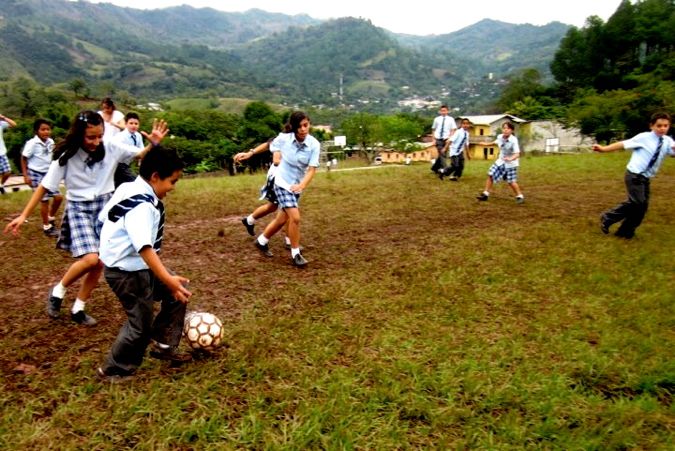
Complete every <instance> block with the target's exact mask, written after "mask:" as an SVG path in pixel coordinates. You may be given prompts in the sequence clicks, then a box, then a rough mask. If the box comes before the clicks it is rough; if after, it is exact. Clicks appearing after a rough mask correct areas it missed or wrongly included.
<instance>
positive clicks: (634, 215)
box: [602, 171, 649, 238]
mask: <svg viewBox="0 0 675 451" xmlns="http://www.w3.org/2000/svg"><path fill="white" fill-rule="evenodd" d="M624 182H625V183H626V191H627V192H628V199H626V200H625V201H624V202H622V203H620V204H619V205H617V206H616V207H614V208H612V209H611V210H607V211H606V212H604V213H603V214H602V220H603V221H604V222H605V224H606V225H607V226H610V225H612V224H614V223H617V222H620V221H623V222H622V223H621V225H620V226H619V229H618V230H617V231H616V234H617V235H619V236H624V237H628V238H630V237H632V236H633V235H635V229H637V228H638V226H639V225H640V224H641V223H642V220H643V219H644V217H645V214H646V213H647V207H648V206H649V177H645V176H644V175H640V174H633V173H632V172H630V171H626V176H625V177H624Z"/></svg>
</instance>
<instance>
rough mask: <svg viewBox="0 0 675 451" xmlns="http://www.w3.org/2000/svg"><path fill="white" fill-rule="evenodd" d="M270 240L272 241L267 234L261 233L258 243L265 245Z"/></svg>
mask: <svg viewBox="0 0 675 451" xmlns="http://www.w3.org/2000/svg"><path fill="white" fill-rule="evenodd" d="M269 242H270V239H269V238H266V237H265V235H263V234H262V233H261V234H260V236H258V243H260V244H262V245H263V246H264V245H266V244H267V243H269Z"/></svg>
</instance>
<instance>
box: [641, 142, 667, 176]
mask: <svg viewBox="0 0 675 451" xmlns="http://www.w3.org/2000/svg"><path fill="white" fill-rule="evenodd" d="M662 145H663V136H659V145H658V146H656V152H654V155H652V159H651V160H649V164H648V165H647V169H645V172H649V170H650V169H651V168H652V166H654V165H655V164H656V160H658V159H659V154H660V153H661V146H662Z"/></svg>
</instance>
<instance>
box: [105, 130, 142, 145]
mask: <svg viewBox="0 0 675 451" xmlns="http://www.w3.org/2000/svg"><path fill="white" fill-rule="evenodd" d="M131 135H132V133H131V132H129V130H127V129H124V130H122V131H121V132H119V133H118V134H116V135H115V136H113V138H112V139H114V140H116V141H119V142H121V143H124V144H128V145H130V146H135V147H140V148H141V149H142V148H144V147H145V146H144V145H143V135H141V134H140V133H139V132H134V133H133V135H134V137H135V138H136V142H135V143H134V140H133V138H132V137H131Z"/></svg>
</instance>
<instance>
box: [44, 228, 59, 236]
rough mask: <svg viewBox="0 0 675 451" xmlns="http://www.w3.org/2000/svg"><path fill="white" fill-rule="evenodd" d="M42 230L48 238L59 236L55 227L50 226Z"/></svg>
mask: <svg viewBox="0 0 675 451" xmlns="http://www.w3.org/2000/svg"><path fill="white" fill-rule="evenodd" d="M42 232H43V233H44V234H45V236H48V237H49V238H58V237H59V231H58V230H56V227H54V226H51V227H50V228H48V229H43V230H42Z"/></svg>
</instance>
